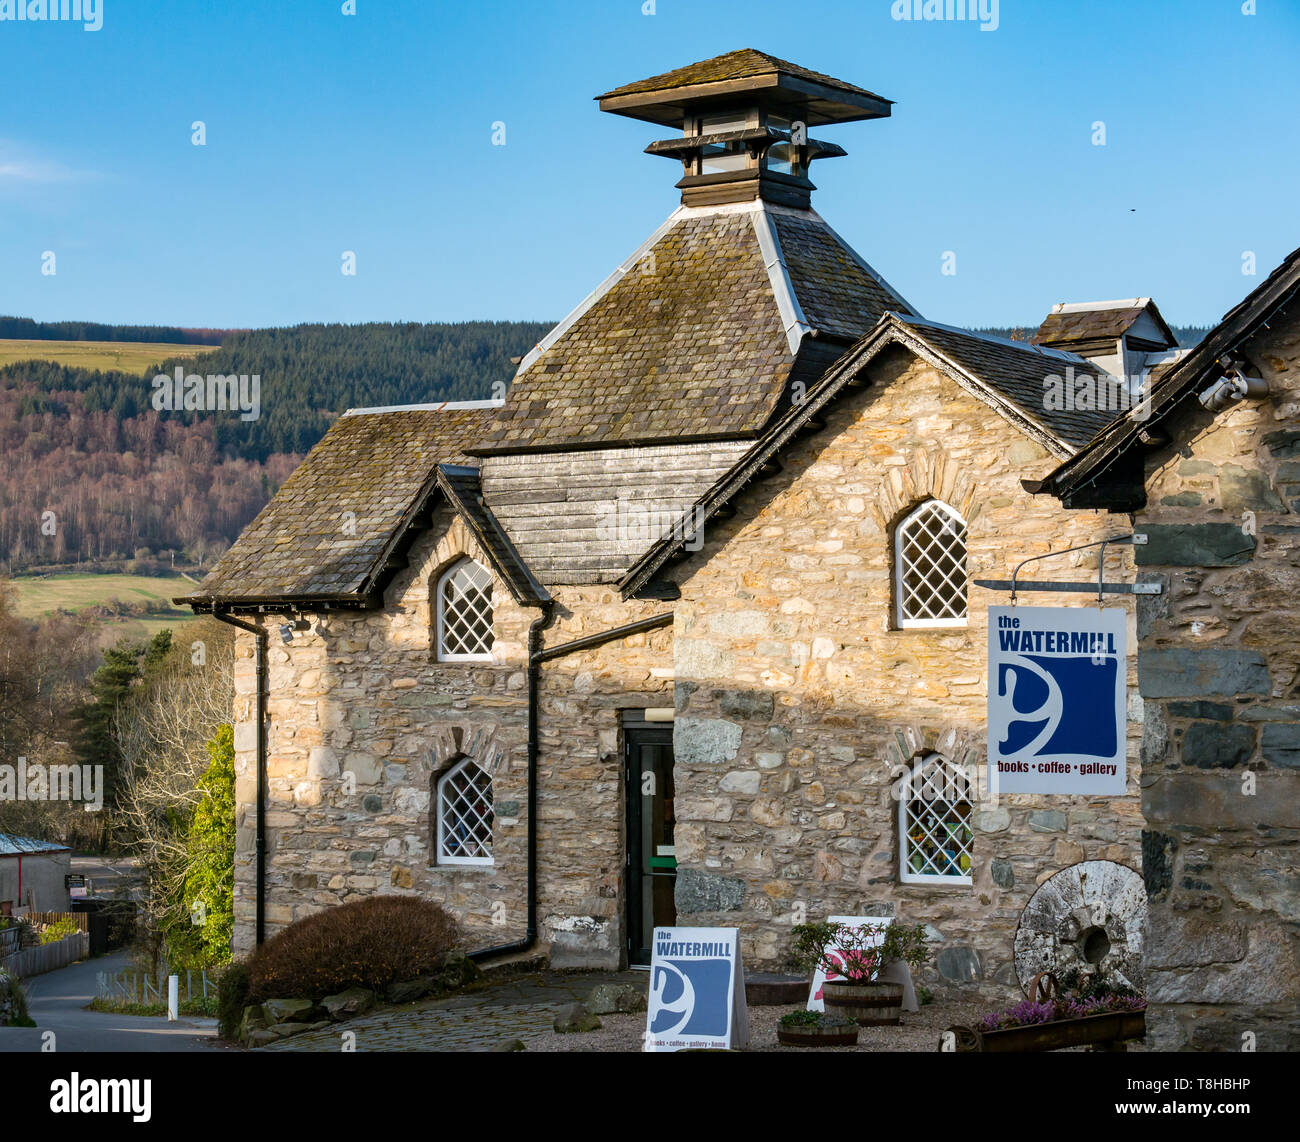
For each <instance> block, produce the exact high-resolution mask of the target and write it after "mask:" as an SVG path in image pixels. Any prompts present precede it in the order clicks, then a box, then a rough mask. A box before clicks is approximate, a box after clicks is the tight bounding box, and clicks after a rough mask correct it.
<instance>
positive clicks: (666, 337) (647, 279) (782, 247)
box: [470, 200, 919, 454]
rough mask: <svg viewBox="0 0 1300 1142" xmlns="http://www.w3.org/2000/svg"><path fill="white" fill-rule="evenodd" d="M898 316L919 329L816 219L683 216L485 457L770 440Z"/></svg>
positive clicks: (582, 320)
mask: <svg viewBox="0 0 1300 1142" xmlns="http://www.w3.org/2000/svg"><path fill="white" fill-rule="evenodd" d="M891 310H892V311H896V312H901V313H907V314H917V311H916V310H915V309H914V308H913V307H912V306H911V305H910V304H908V302H907V301H905V300H904V299H903V298H902V297H900V296H899V295H898V293H897V292H896V291H895V290H894V289H893V288H892V287H891V286H890V285H889V284H888V282H886V281H885V280H884V279H883V278H882V277H881V276H880V275H879V274H878V273H876V271H875V270H873V269H872V268H871V267H870V266H869V265H868V264H867V263H866V262H865V261H863V260H862V259H861V258H860V257H859V256H858V255H857V254H856V253H855V252H854V251H853V250H852V248H851V247H849V246H848V244H847V243H845V242H844V240H843V239H842V238H840V237H839V235H838V234H836V233H835V231H834V230H832V229H831V228H830V227H829V226H828V225H827V224H826V223H825V221H823V220H822V218H821V217H820V216H819V215H818V214H817V213H816V212H814V211H812V210H796V209H790V208H786V207H782V206H778V205H776V204H773V203H770V202H765V201H763V200H756V201H753V202H747V203H728V204H724V205H721V206H716V207H685V206H683V207H679V208H678V209H677V210H676V211H674V213H673V214H672V215H671V216H670V217H669V218H668V220H667V221H666V222H665V223H664V224H663V225H662V226H660V227H659V229H658V230H656V231H655V232H654V233H653V234H652V235H651V236H650V238H649V239H648V240H647V241H646V242H645V243H643V244H642V246H641V247H640V248H639V249H638V250H637V251H636V252H635V253H634V254H633V255H632V256H631V257H630V258H628V259H627V260H626V261H625V262H623V264H622V265H621V266H619V267H618V269H616V270H615V271H614V273H613V274H611V275H610V276H609V277H608V278H607V279H606V280H605V281H604V282H603V283H602V284H601V285H600V286H599V287H598V288H597V289H596V290H595V291H593V292H592V293H591V294H590V295H589V296H588V297H587V298H586V299H585V300H584V301H583V302H582V303H581V304H580V305H579V306H578V307H577V308H576V309H575V310H574V311H573V312H572V313H570V314H569V315H568V317H566V318H565V319H564V320H563V321H561V322H560V323H559V325H557V326H556V327H555V328H554V329H553V330H552V331H551V332H550V333H549V334H548V335H547V336H546V337H545V338H544V339H543V340H542V341H541V342H540V343H539V344H538V345H537V347H536V348H535V349H534V350H533V351H532V352H531V353H529V354H528V355H527V356H526V357H525V358H524V359H523V361H522V362H521V363H520V366H519V369H518V371H517V373H516V375H515V380H514V383H513V384H512V385H511V387H510V390H509V392H508V393H507V396H506V401H505V404H504V406H503V407H502V408H501V410H500V412H499V413H498V414H497V416H496V418H495V420H494V422H493V424H492V425H491V427H490V428H489V429H488V431H487V432H486V433H485V434H484V436H483V438H482V439H481V440H480V442H479V443H478V445H477V446H476V447H472V448H471V449H470V451H471V452H472V453H475V454H481V453H493V452H525V451H533V450H541V449H547V450H553V449H566V448H598V447H619V446H629V445H636V444H649V443H664V442H666V441H673V442H681V441H689V440H717V439H744V438H747V437H752V436H756V435H758V434H759V433H760V432H761V431H762V430H763V428H764V426H765V425H766V424H768V423H769V421H770V420H771V419H772V417H773V416H774V415H775V414H776V413H777V412H778V410H780V409H781V408H782V407H783V406H784V402H785V401H786V400H787V399H788V398H787V393H788V386H789V385H790V384H791V382H793V381H797V380H803V381H804V382H805V384H808V385H810V384H811V383H812V382H813V381H815V380H816V379H817V378H818V377H819V376H821V374H822V373H823V372H824V371H825V370H826V368H827V367H829V365H830V364H831V363H832V362H833V361H834V360H835V358H837V357H838V356H840V355H841V353H843V351H844V349H845V348H847V346H848V345H850V344H852V343H853V342H854V341H855V340H857V339H858V338H859V337H861V336H862V335H863V334H864V333H866V332H867V330H869V329H870V328H871V327H872V326H873V325H875V323H876V322H877V321H878V320H879V319H880V317H881V316H882V315H883V314H884V313H886V312H888V311H891ZM917 315H918V316H919V314H917Z"/></svg>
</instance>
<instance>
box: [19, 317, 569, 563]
mask: <svg viewBox="0 0 1300 1142" xmlns="http://www.w3.org/2000/svg"><path fill="white" fill-rule="evenodd" d="M547 328H549V326H548V325H547V324H545V323H540V322H472V323H466V324H459V325H415V324H412V325H388V324H383V325H354V326H343V325H304V326H297V327H294V328H289V329H266V330H254V331H250V332H244V333H235V334H232V335H230V336H228V337H227V338H226V339H225V341H224V342H223V343H222V347H221V348H220V349H218V350H216V351H215V352H213V353H210V354H208V355H206V356H204V357H203V358H202V359H201V361H199V362H198V363H195V362H194V361H193V360H192V359H186V358H184V357H183V356H181V355H179V354H178V358H177V360H178V361H180V362H181V363H182V367H183V368H184V369H185V371H186V372H191V371H195V370H200V369H201V370H202V372H203V373H204V374H207V373H222V374H228V373H248V374H253V373H256V374H258V375H260V376H261V378H262V380H261V410H260V413H261V415H260V416H259V418H258V419H257V420H254V421H243V420H241V419H240V418H239V414H238V413H233V412H204V413H199V412H191V413H170V412H162V413H160V412H156V411H154V409H153V408H152V406H151V398H152V396H153V391H154V390H153V385H152V383H151V381H152V378H151V377H147V376H146V377H142V376H138V375H132V374H127V373H117V372H103V371H96V370H88V369H77V368H70V367H66V366H62V365H57V364H53V363H50V362H45V361H34V362H25V363H21V364H16V365H10V366H7V367H5V368H3V369H0V455H3V456H4V458H5V461H6V462H5V464H4V465H3V466H0V570H9V571H11V572H20V571H24V570H30V569H33V568H37V567H48V566H51V565H60V566H67V565H73V564H85V563H94V564H110V565H111V564H120V563H121V562H123V561H125V560H130V559H135V560H136V561H137V562H138V563H147V562H148V561H149V560H150V559H152V558H156V557H160V556H162V555H163V553H165V552H168V551H176V552H178V553H184V554H185V557H186V561H187V562H190V563H201V562H206V561H207V560H208V559H209V558H210V557H211V556H212V555H213V554H215V553H216V552H217V551H220V550H221V549H223V548H224V547H225V546H227V545H228V544H229V543H231V542H232V541H233V540H234V538H235V537H236V536H237V535H238V534H239V532H240V530H241V529H242V528H243V527H244V526H245V525H246V524H247V523H248V522H249V521H250V520H251V519H252V518H253V516H254V515H256V514H257V512H258V510H260V508H261V507H262V505H263V504H264V503H265V502H266V500H267V499H268V498H269V497H270V495H271V493H272V492H274V491H275V489H276V488H277V487H279V485H280V484H281V483H282V482H283V480H284V479H285V477H286V476H287V475H288V473H289V472H291V471H292V470H293V467H294V465H295V464H296V463H297V462H298V460H300V459H301V457H302V455H303V454H304V453H305V452H306V451H307V450H308V449H309V448H310V447H311V446H312V445H313V444H315V443H316V441H317V440H319V439H320V437H321V435H322V434H323V433H324V432H325V430H326V428H327V427H328V426H329V423H330V421H331V420H332V419H333V418H334V417H335V416H337V415H338V414H339V413H340V412H343V411H344V410H345V409H348V408H353V407H361V406H366V405H384V404H407V403H414V402H423V401H440V400H473V399H482V398H486V397H488V396H490V395H491V393H492V384H493V382H494V381H507V382H508V381H509V379H510V377H511V375H512V374H513V371H514V366H513V365H512V364H511V362H510V358H511V357H518V356H521V355H522V354H524V353H526V352H527V351H528V350H529V349H531V348H532V346H533V345H534V344H535V343H536V341H537V340H538V339H539V338H540V337H541V336H542V335H543V334H544V333H545V331H546V330H547ZM150 335H151V336H154V335H155V333H154V332H151V334H150ZM172 365H173V363H172V362H167V363H166V364H165V365H164V368H165V369H167V370H168V371H170V369H171V368H172ZM46 513H53V515H52V516H51V515H47V514H46Z"/></svg>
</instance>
